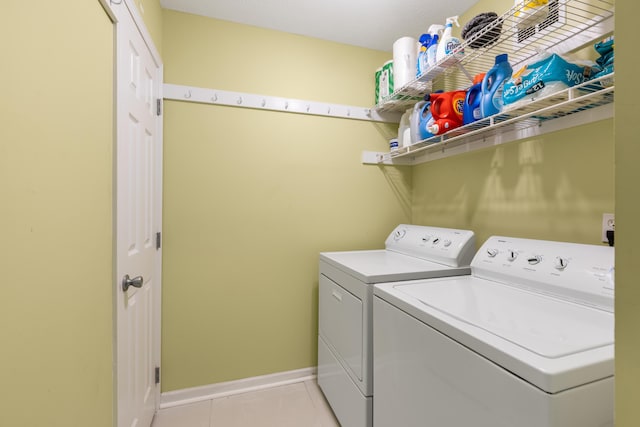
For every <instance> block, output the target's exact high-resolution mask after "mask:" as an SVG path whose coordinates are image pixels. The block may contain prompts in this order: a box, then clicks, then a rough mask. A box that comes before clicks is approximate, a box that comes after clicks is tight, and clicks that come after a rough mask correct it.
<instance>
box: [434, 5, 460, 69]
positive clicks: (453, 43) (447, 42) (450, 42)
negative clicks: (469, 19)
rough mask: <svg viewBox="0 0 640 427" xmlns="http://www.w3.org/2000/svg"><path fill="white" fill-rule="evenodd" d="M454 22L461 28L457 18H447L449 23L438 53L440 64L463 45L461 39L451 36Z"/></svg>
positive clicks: (445, 28) (437, 58)
mask: <svg viewBox="0 0 640 427" xmlns="http://www.w3.org/2000/svg"><path fill="white" fill-rule="evenodd" d="M454 22H455V23H456V25H457V26H458V27H459V26H460V24H459V23H458V17H457V16H451V17H449V18H447V23H446V25H445V26H444V34H442V39H441V40H440V41H439V42H438V51H437V52H436V61H437V62H440V61H441V60H442V59H443V58H444V57H445V56H447V55H450V54H451V53H453V51H454V50H455V49H456V48H457V47H458V46H460V45H461V44H462V42H461V41H460V39H459V38H457V37H453V35H451V32H452V27H453V23H454Z"/></svg>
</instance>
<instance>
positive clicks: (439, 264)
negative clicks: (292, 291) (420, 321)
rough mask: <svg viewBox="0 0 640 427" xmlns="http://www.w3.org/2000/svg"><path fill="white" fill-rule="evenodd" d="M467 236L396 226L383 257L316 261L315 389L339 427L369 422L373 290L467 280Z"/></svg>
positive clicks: (329, 255)
mask: <svg viewBox="0 0 640 427" xmlns="http://www.w3.org/2000/svg"><path fill="white" fill-rule="evenodd" d="M474 252H475V238H474V234H473V232H471V231H467V230H454V229H446V228H436V227H424V226H416V225H404V224H402V225H399V226H398V227H396V228H395V229H394V230H393V231H392V232H391V234H390V235H389V237H388V238H387V240H386V241H385V249H382V250H370V251H349V252H323V253H321V254H320V266H319V267H320V275H319V328H318V329H319V331H318V332H319V333H318V384H319V385H320V388H321V389H322V391H323V393H324V395H325V396H326V398H327V400H328V402H329V404H330V405H331V407H332V409H333V411H334V413H335V415H336V417H337V418H338V420H339V421H340V424H341V425H342V426H343V427H365V426H367V427H369V426H371V425H372V418H373V402H372V395H373V360H372V356H373V343H372V337H373V332H372V323H373V313H372V311H373V284H375V283H379V282H397V281H401V280H413V279H420V278H428V277H443V276H459V275H464V274H469V273H470V268H469V263H470V262H471V259H472V258H473V254H474Z"/></svg>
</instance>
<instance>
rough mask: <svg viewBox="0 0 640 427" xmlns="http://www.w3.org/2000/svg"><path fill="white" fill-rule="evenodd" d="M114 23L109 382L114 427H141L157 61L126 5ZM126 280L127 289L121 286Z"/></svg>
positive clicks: (154, 206)
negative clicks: (112, 374) (112, 353)
mask: <svg viewBox="0 0 640 427" xmlns="http://www.w3.org/2000/svg"><path fill="white" fill-rule="evenodd" d="M111 9H112V11H113V12H114V15H115V17H116V19H117V23H116V64H117V66H116V70H117V71H116V73H117V78H116V91H117V92H116V105H117V112H116V123H117V131H116V132H117V142H116V188H115V192H116V196H115V197H116V248H117V254H116V279H117V283H116V291H115V299H116V312H117V313H116V316H117V325H116V329H117V330H116V336H117V338H116V347H117V356H116V358H117V360H116V371H117V374H116V383H117V395H118V397H117V403H116V404H117V410H116V412H117V426H118V427H149V426H150V425H151V421H152V419H153V415H154V413H155V411H156V409H157V405H158V396H159V386H158V385H157V384H156V382H155V369H156V366H159V348H160V346H159V336H160V334H159V328H160V325H159V318H160V317H159V310H160V297H159V296H160V290H161V289H160V283H161V282H160V277H159V272H160V261H161V258H160V251H158V250H157V249H156V245H155V236H156V233H157V232H159V231H160V218H161V212H160V209H161V203H160V201H159V200H158V199H159V198H160V195H159V194H160V192H159V190H160V185H161V183H160V177H161V170H160V169H161V165H162V162H161V156H162V154H161V153H162V147H161V145H162V132H161V122H160V117H159V116H158V115H157V112H156V100H157V99H159V98H160V87H161V76H162V73H161V64H159V63H158V62H157V61H156V60H155V59H154V54H153V53H152V52H151V49H150V48H149V46H148V45H147V43H146V42H145V36H143V35H142V33H141V31H140V29H139V27H138V25H137V24H136V22H140V20H139V18H137V15H136V14H137V12H136V11H135V10H133V8H132V6H131V5H130V4H129V2H128V1H126V0H123V1H122V2H121V3H119V4H112V5H111ZM125 276H128V277H129V278H130V279H131V284H132V286H130V287H128V288H127V289H126V290H125V289H124V288H123V278H124V277H125Z"/></svg>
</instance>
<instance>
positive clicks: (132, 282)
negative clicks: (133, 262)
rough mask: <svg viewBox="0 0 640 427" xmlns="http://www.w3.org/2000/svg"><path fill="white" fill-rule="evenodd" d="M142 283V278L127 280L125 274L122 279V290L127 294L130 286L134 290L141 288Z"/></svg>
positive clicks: (127, 277)
mask: <svg viewBox="0 0 640 427" xmlns="http://www.w3.org/2000/svg"><path fill="white" fill-rule="evenodd" d="M143 281H144V279H143V278H142V276H137V277H134V278H133V279H131V278H129V275H128V274H126V275H125V276H124V277H123V278H122V290H123V291H125V292H127V290H128V289H129V287H130V286H133V287H134V288H141V287H142V282H143Z"/></svg>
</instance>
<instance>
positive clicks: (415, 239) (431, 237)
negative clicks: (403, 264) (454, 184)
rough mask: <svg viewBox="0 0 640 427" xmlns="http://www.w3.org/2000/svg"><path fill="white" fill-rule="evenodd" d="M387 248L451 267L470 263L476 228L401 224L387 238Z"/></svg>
mask: <svg viewBox="0 0 640 427" xmlns="http://www.w3.org/2000/svg"><path fill="white" fill-rule="evenodd" d="M385 248H386V249H387V250H389V251H394V252H399V253H402V254H405V255H409V256H413V257H416V258H420V259H425V260H429V261H434V262H438V263H440V264H444V265H448V266H450V267H464V266H468V265H469V264H470V263H471V260H472V259H473V255H474V253H475V235H474V234H473V231H469V230H457V229H453V228H440V227H428V226H423V225H408V224H400V225H398V226H397V227H396V228H395V230H393V231H392V232H391V234H390V235H389V237H387V240H386V241H385Z"/></svg>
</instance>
